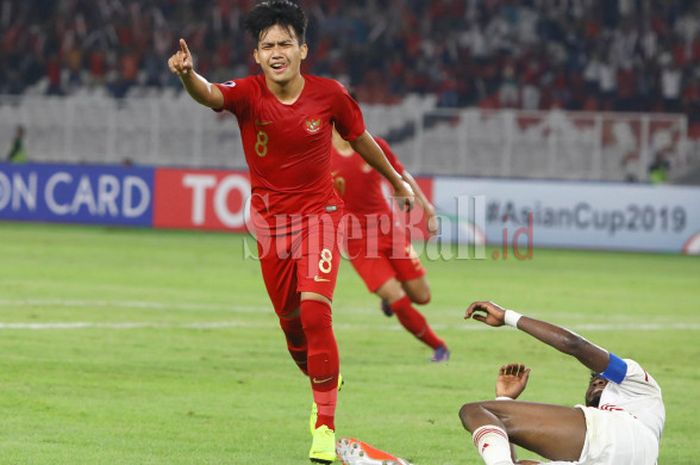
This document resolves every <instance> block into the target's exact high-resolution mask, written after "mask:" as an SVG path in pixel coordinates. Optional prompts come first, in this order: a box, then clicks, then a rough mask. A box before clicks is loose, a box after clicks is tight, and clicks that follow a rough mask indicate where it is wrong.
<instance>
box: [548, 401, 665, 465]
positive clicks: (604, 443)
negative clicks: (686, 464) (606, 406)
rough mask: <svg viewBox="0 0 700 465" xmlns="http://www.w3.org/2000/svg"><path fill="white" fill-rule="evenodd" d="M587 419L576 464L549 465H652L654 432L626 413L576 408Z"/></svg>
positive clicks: (559, 464) (655, 446)
mask: <svg viewBox="0 0 700 465" xmlns="http://www.w3.org/2000/svg"><path fill="white" fill-rule="evenodd" d="M576 407H577V408H580V409H581V410H582V411H583V414H584V416H585V417H586V440H585V443H584V445H583V451H582V452H581V458H580V459H579V460H578V461H577V462H546V463H548V464H550V465H565V464H566V465H655V464H656V460H657V459H658V456H659V442H658V440H657V439H656V436H655V435H654V433H652V432H651V430H650V429H649V428H647V427H646V426H644V425H643V424H642V423H641V422H640V421H639V420H637V419H636V418H634V417H633V416H632V415H630V414H629V413H627V412H625V411H609V410H598V409H597V408H594V407H585V406H583V405H577V406H576Z"/></svg>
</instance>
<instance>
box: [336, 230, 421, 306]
mask: <svg viewBox="0 0 700 465" xmlns="http://www.w3.org/2000/svg"><path fill="white" fill-rule="evenodd" d="M351 237H352V236H350V235H348V239H347V242H346V244H345V250H346V252H347V257H348V258H349V259H350V263H352V266H353V267H354V268H355V271H357V274H359V275H360V277H361V278H362V280H363V281H364V282H365V285H366V286H367V289H369V291H370V292H376V291H377V289H379V288H380V287H381V286H382V284H384V283H386V282H387V281H389V280H390V279H391V278H396V279H397V280H398V281H400V282H405V281H410V280H412V279H418V278H421V277H423V276H425V268H423V264H422V263H421V261H420V258H419V257H418V255H417V254H416V251H415V250H414V249H413V245H412V244H411V240H410V238H409V236H408V234H404V233H403V232H402V231H400V230H397V229H396V228H395V227H393V226H392V227H391V228H390V231H388V232H386V233H384V232H382V231H380V230H379V229H376V230H374V231H370V232H369V233H368V231H367V230H366V229H365V231H364V233H363V234H362V237H361V238H359V239H353V238H351Z"/></svg>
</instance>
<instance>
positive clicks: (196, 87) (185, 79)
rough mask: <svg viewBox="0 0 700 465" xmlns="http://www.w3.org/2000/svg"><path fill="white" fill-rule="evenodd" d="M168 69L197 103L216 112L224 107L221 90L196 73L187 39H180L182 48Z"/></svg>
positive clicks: (169, 63)
mask: <svg viewBox="0 0 700 465" xmlns="http://www.w3.org/2000/svg"><path fill="white" fill-rule="evenodd" d="M168 67H169V68H170V71H171V72H172V73H173V74H175V75H177V77H179V78H180V81H181V82H182V86H183V87H184V88H185V90H186V91H187V93H188V94H190V96H191V97H192V98H193V99H195V100H196V101H197V102H199V103H201V104H202V105H204V106H207V107H209V108H213V109H214V110H221V109H222V108H223V107H224V95H223V94H222V93H221V91H220V90H219V88H218V87H216V86H215V85H214V84H212V83H210V82H209V81H207V80H206V79H204V77H203V76H200V75H199V74H197V73H196V72H195V70H194V65H193V62H192V53H190V49H189V47H187V42H185V39H180V48H179V50H178V51H177V52H175V53H174V54H173V55H172V56H171V57H170V59H169V60H168Z"/></svg>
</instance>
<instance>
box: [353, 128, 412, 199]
mask: <svg viewBox="0 0 700 465" xmlns="http://www.w3.org/2000/svg"><path fill="white" fill-rule="evenodd" d="M350 145H351V146H352V149H353V150H354V151H355V152H357V153H359V154H360V156H361V157H362V158H363V159H364V160H365V161H366V162H367V164H368V165H369V166H371V167H372V168H374V169H375V170H377V171H378V172H379V174H381V175H382V176H384V177H385V178H386V179H387V181H389V183H390V184H391V185H392V187H393V188H394V196H395V197H396V198H397V199H398V200H399V202H400V204H401V205H402V206H403V205H405V206H406V208H407V209H409V210H410V209H411V207H412V206H413V202H414V200H415V194H414V192H413V189H411V186H410V185H409V184H408V183H407V182H406V181H404V179H403V178H402V177H401V175H400V174H399V173H397V172H396V170H395V169H394V167H393V166H391V163H389V160H387V159H386V155H384V152H383V151H382V149H381V148H380V147H379V145H378V144H377V142H376V141H375V140H374V138H373V137H372V136H371V135H370V133H369V132H367V131H365V132H364V133H363V134H362V135H361V136H360V137H358V138H357V139H355V140H353V141H350Z"/></svg>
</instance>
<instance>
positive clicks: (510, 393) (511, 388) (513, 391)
mask: <svg viewBox="0 0 700 465" xmlns="http://www.w3.org/2000/svg"><path fill="white" fill-rule="evenodd" d="M529 377H530V369H529V368H527V367H526V366H525V365H523V364H518V363H509V364H508V365H503V366H502V367H501V369H500V370H499V371H498V378H496V397H510V398H511V399H517V398H518V396H519V395H520V394H522V392H523V391H524V390H525V387H527V380H528V378H529Z"/></svg>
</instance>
